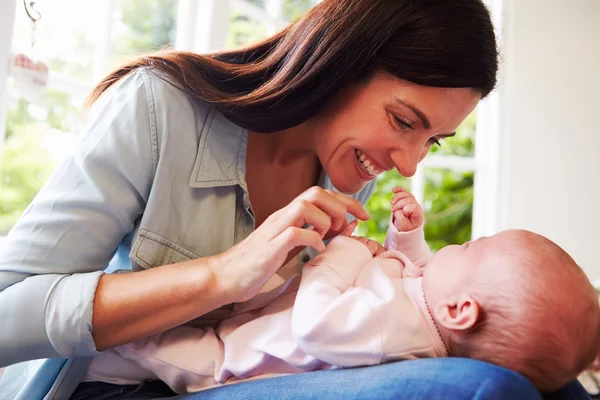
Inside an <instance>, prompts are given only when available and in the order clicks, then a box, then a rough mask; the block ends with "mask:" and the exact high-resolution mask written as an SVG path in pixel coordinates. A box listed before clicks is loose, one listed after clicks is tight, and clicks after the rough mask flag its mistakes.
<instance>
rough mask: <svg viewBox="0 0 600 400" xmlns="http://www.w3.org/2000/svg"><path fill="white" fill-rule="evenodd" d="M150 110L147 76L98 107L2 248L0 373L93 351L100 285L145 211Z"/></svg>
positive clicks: (130, 80) (152, 127) (152, 136)
mask: <svg viewBox="0 0 600 400" xmlns="http://www.w3.org/2000/svg"><path fill="white" fill-rule="evenodd" d="M153 102H154V97H153V95H152V84H151V81H150V78H149V72H147V71H137V72H135V73H133V74H131V75H130V76H128V77H126V78H125V79H123V81H121V82H120V83H118V84H117V86H116V87H115V88H114V89H112V90H111V91H110V92H109V93H107V94H105V95H104V96H103V97H102V98H101V99H100V100H99V101H98V102H96V104H95V105H94V106H93V107H92V109H91V110H90V113H89V118H88V123H87V124H86V126H85V128H84V131H83V132H82V135H83V136H82V139H81V140H80V142H79V144H78V145H77V147H76V149H75V151H74V152H73V155H72V156H71V157H68V158H67V159H66V160H65V161H64V162H62V164H61V165H60V166H59V167H58V168H57V170H56V171H55V172H54V173H53V174H52V176H51V177H50V179H49V180H48V182H47V183H46V184H45V185H44V187H43V188H42V190H41V191H40V192H39V194H38V195H37V196H36V198H35V199H34V200H33V202H32V203H31V205H30V206H29V207H28V209H27V210H26V211H25V213H24V215H23V216H22V217H21V219H20V220H19V221H18V222H17V224H16V225H15V227H14V228H13V229H12V230H11V231H10V233H9V234H8V236H7V238H6V239H5V240H4V241H3V243H2V245H1V247H0V367H2V366H6V365H10V364H14V363H17V362H21V361H25V360H31V359H39V358H52V357H65V358H67V357H74V356H90V355H94V354H95V353H96V348H95V345H94V341H93V339H92V314H93V301H94V294H95V291H96V287H97V285H98V280H99V279H100V277H101V275H102V274H103V272H102V271H103V270H104V269H105V267H106V266H107V264H108V263H109V262H110V259H111V258H112V256H113V255H114V253H115V251H116V249H117V247H118V245H119V243H120V242H121V240H122V239H123V237H124V236H125V235H127V234H128V233H130V232H131V231H133V229H134V227H135V221H136V220H137V219H138V218H139V217H140V216H141V214H142V213H143V210H144V207H145V204H146V201H147V199H148V195H149V192H150V188H151V186H152V179H153V176H154V171H155V169H156V165H157V162H158V160H157V157H158V149H157V143H158V139H157V135H158V132H157V131H156V127H157V123H156V121H155V118H156V114H155V113H154V106H155V105H154V103H153ZM17 134H18V133H17Z"/></svg>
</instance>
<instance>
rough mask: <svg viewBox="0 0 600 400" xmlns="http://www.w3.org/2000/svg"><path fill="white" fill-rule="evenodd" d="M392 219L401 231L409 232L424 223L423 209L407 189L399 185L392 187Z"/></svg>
mask: <svg viewBox="0 0 600 400" xmlns="http://www.w3.org/2000/svg"><path fill="white" fill-rule="evenodd" d="M392 191H393V192H394V193H395V194H394V197H393V198H392V201H391V203H392V214H393V216H394V217H393V218H392V221H393V223H394V226H396V228H397V229H398V230H399V231H400V232H408V231H412V230H413V229H416V228H418V227H419V226H421V224H422V223H423V209H422V208H421V206H420V205H419V203H418V202H417V199H415V196H413V195H412V193H410V192H409V191H407V190H406V189H404V188H402V187H400V186H397V187H395V188H393V189H392Z"/></svg>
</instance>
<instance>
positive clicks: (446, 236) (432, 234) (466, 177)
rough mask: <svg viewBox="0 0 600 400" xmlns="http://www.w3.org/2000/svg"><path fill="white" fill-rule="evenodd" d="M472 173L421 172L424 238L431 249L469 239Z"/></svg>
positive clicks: (471, 213) (433, 170)
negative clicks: (423, 193)
mask: <svg viewBox="0 0 600 400" xmlns="http://www.w3.org/2000/svg"><path fill="white" fill-rule="evenodd" d="M473 182H474V173H473V172H456V171H450V170H444V169H437V168H436V169H433V168H432V169H427V170H426V171H425V198H424V202H423V204H422V206H423V210H424V211H425V239H426V240H427V243H429V246H430V247H431V250H433V251H435V250H439V249H440V248H442V247H444V246H447V245H449V244H462V243H464V242H466V241H468V240H471V227H472V221H473Z"/></svg>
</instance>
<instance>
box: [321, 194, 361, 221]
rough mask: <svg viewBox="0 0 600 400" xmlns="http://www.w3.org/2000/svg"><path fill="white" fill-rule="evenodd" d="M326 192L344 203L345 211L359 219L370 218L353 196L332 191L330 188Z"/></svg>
mask: <svg viewBox="0 0 600 400" xmlns="http://www.w3.org/2000/svg"><path fill="white" fill-rule="evenodd" d="M327 192H328V193H330V194H331V195H332V196H335V197H336V198H337V199H338V200H339V201H341V202H342V203H344V204H345V205H346V212H348V213H350V214H352V215H353V216H355V217H356V218H358V219H360V220H361V221H368V220H369V219H371V216H370V215H369V213H368V211H367V210H365V208H364V207H363V205H362V204H361V203H360V201H358V200H356V199H355V198H354V197H350V196H348V195H345V194H343V193H339V192H334V191H332V190H327Z"/></svg>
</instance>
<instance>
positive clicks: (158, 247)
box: [129, 229, 200, 269]
mask: <svg viewBox="0 0 600 400" xmlns="http://www.w3.org/2000/svg"><path fill="white" fill-rule="evenodd" d="M129 256H130V258H131V260H132V261H133V262H135V263H136V264H138V265H139V266H140V267H141V268H143V269H149V268H154V267H160V266H161V265H167V264H174V263H179V262H183V261H188V260H194V259H196V258H200V256H199V255H198V254H196V253H194V252H192V251H190V250H188V249H186V248H185V247H183V246H181V245H179V244H177V243H175V242H174V241H172V240H170V239H168V238H165V237H163V236H161V235H158V234H156V233H153V232H150V231H149V230H147V229H140V232H139V236H138V238H137V240H136V241H135V243H134V245H133V247H132V249H131V253H130V255H129Z"/></svg>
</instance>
